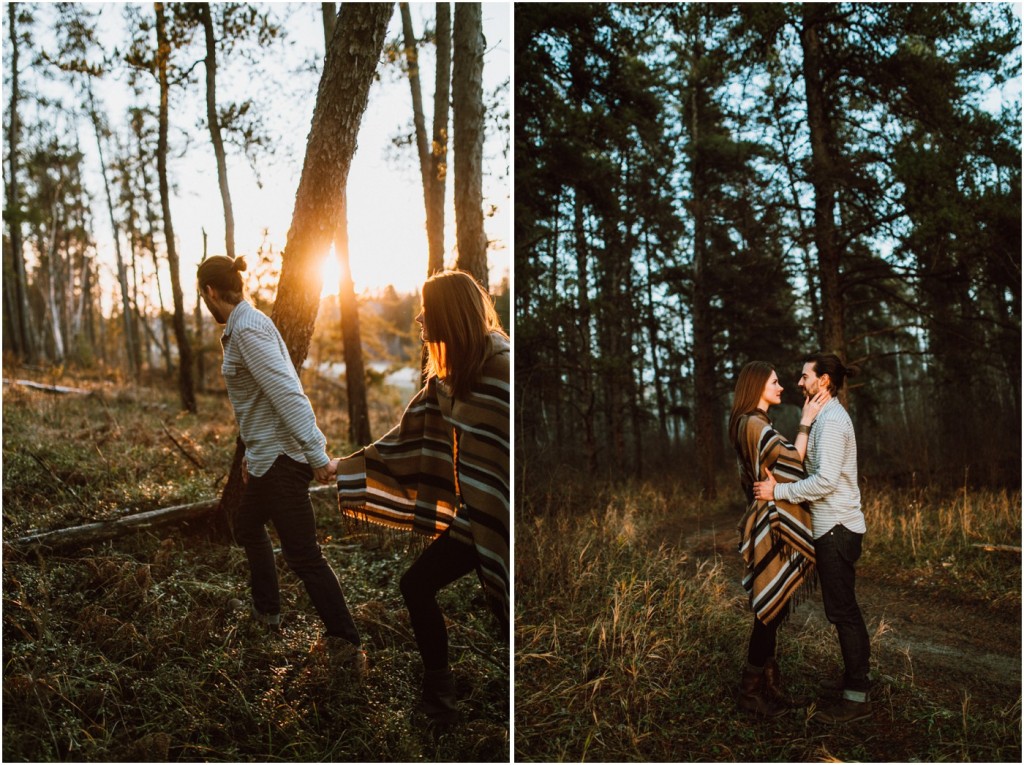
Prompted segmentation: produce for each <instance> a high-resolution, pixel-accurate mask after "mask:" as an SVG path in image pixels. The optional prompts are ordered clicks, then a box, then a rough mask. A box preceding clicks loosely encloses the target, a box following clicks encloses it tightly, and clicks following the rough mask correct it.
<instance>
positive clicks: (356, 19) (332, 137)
mask: <svg viewBox="0 0 1024 765" xmlns="http://www.w3.org/2000/svg"><path fill="white" fill-rule="evenodd" d="M392 9H393V5H392V4H391V3H354V4H351V5H344V6H342V9H341V13H340V14H339V16H338V21H337V23H336V26H335V30H334V36H333V37H332V38H331V47H330V50H329V51H328V53H327V59H326V61H325V63H324V73H323V76H322V77H321V79H320V87H319V90H318V92H317V104H316V109H315V111H314V113H313V121H312V126H311V128H310V133H309V139H308V141H307V144H306V158H305V162H304V163H303V168H302V175H301V177H300V179H299V188H298V191H297V192H296V195H295V208H294V211H293V213H292V224H291V228H290V229H289V231H288V238H287V243H286V246H285V254H284V256H283V259H282V266H281V281H280V284H279V286H278V292H277V299H276V301H275V303H274V310H273V319H274V322H275V323H276V324H277V326H278V328H279V329H280V331H281V335H282V337H283V338H284V341H285V343H286V344H287V346H288V350H289V353H290V354H291V359H292V363H293V364H295V367H296V369H298V368H301V366H302V362H303V361H305V358H306V354H307V353H308V352H309V340H310V337H311V336H312V334H313V326H314V324H315V323H316V314H317V311H318V310H319V307H320V288H321V286H322V284H321V277H320V265H321V262H322V260H323V257H324V255H325V254H326V253H327V250H328V248H329V247H330V244H331V240H332V239H333V237H334V234H335V232H336V231H337V228H338V219H339V217H340V214H341V197H342V195H343V194H344V190H345V183H346V181H347V179H348V170H349V166H350V165H351V162H352V156H353V154H354V153H355V149H356V136H357V133H358V130H359V122H360V120H361V119H362V116H363V111H364V110H365V109H366V102H367V98H368V96H369V91H370V83H371V82H372V81H373V73H374V71H375V70H376V67H377V60H378V59H379V58H380V53H381V51H382V49H383V46H384V36H385V33H386V31H387V23H388V20H389V19H390V17H391V13H392Z"/></svg>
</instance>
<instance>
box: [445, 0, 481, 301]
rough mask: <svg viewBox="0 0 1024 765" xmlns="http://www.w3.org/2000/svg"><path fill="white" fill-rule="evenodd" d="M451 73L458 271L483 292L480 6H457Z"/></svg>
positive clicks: (474, 4) (468, 4)
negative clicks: (465, 274) (471, 279)
mask: <svg viewBox="0 0 1024 765" xmlns="http://www.w3.org/2000/svg"><path fill="white" fill-rule="evenodd" d="M454 40H455V54H454V66H453V71H452V101H453V104H454V106H453V110H454V125H453V127H454V147H453V148H454V153H455V234H456V236H455V239H456V244H457V246H458V250H459V254H458V260H457V261H456V267H457V268H459V269H462V270H463V271H468V272H469V273H471V274H472V275H473V276H474V277H476V279H477V280H478V281H479V282H480V283H481V284H482V285H483V286H484V289H487V286H488V282H487V235H486V233H484V213H483V202H484V197H483V148H484V90H483V71H484V33H483V21H482V17H481V8H480V3H458V4H456V6H455V33H454Z"/></svg>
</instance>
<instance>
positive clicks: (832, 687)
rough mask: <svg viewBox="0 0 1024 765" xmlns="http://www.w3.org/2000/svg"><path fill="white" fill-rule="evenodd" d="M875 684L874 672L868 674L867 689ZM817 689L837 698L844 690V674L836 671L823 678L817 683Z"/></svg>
mask: <svg viewBox="0 0 1024 765" xmlns="http://www.w3.org/2000/svg"><path fill="white" fill-rule="evenodd" d="M874 684H875V673H874V670H872V671H871V672H869V673H868V688H869V689H870V687H871V686H872V685H874ZM818 687H819V688H821V690H822V692H824V693H827V694H831V695H835V696H839V695H841V694H842V692H843V691H844V690H846V673H845V672H843V671H842V670H841V669H840V670H837V671H836V673H835V674H834V675H832V676H830V677H826V678H823V679H822V680H821V681H820V682H819V683H818Z"/></svg>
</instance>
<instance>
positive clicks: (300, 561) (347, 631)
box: [235, 454, 360, 645]
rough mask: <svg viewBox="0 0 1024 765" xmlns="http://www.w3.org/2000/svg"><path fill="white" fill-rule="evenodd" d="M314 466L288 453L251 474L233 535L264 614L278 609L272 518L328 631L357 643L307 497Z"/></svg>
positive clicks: (286, 556)
mask: <svg viewBox="0 0 1024 765" xmlns="http://www.w3.org/2000/svg"><path fill="white" fill-rule="evenodd" d="M312 479H313V470H312V468H310V466H309V465H306V464H303V463H301V462H296V461H295V460H293V459H291V458H290V457H288V456H286V455H283V454H282V455H281V456H280V457H278V458H277V460H276V461H275V462H274V464H273V465H272V466H271V467H270V470H268V471H267V472H266V473H264V474H263V475H261V476H260V477H259V478H257V477H256V476H252V475H250V476H249V482H248V484H247V485H246V487H245V494H244V495H243V497H242V505H241V507H239V509H238V517H237V522H236V524H235V540H236V541H237V542H238V543H239V544H240V545H242V546H243V547H244V548H245V554H246V556H247V557H248V558H249V574H250V576H251V583H252V601H253V605H254V606H255V608H256V610H257V611H259V612H260V613H264V614H279V613H281V592H280V590H279V589H278V584H277V565H276V564H275V562H274V548H273V545H272V544H271V542H270V536H269V535H268V534H267V529H266V523H267V521H272V522H273V524H274V529H276V530H277V536H278V538H279V539H280V540H281V552H282V554H283V555H284V560H285V563H287V564H288V568H290V569H291V570H292V571H294V572H295V574H296V576H298V577H299V579H301V580H302V583H303V584H304V585H305V586H306V592H307V593H309V599H310V600H311V601H313V607H314V608H315V609H316V611H317V613H318V614H320V618H321V619H322V620H323V623H324V626H325V628H326V630H327V634H328V635H330V636H336V637H342V638H344V639H345V640H348V641H349V642H351V643H354V644H355V645H359V644H360V640H359V631H358V630H357V629H356V625H355V622H353V621H352V615H351V614H350V613H349V612H348V606H347V605H346V604H345V596H344V595H342V593H341V585H340V584H338V577H337V576H335V574H334V570H333V569H332V568H331V565H330V564H329V563H328V562H327V559H326V558H324V556H323V553H322V552H321V551H320V545H319V544H318V543H317V541H316V518H315V517H314V515H313V504H312V503H311V502H310V501H309V482H310V481H311V480H312Z"/></svg>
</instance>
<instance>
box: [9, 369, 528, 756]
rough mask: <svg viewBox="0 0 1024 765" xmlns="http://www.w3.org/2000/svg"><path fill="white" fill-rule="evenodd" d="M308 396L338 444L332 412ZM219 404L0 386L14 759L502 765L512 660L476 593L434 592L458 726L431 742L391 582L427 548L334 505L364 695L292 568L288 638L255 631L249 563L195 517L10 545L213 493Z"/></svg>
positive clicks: (287, 576) (286, 588)
mask: <svg viewBox="0 0 1024 765" xmlns="http://www.w3.org/2000/svg"><path fill="white" fill-rule="evenodd" d="M314 404H315V405H316V406H317V411H318V416H319V418H320V421H321V426H322V427H324V429H325V432H328V430H331V431H333V432H338V429H336V428H337V426H336V424H335V425H332V424H330V423H331V422H332V418H333V417H334V415H333V414H332V413H331V412H330V410H329V405H328V404H327V403H326V402H324V403H318V402H317V401H316V400H314ZM225 406H226V399H224V398H223V397H217V396H215V395H211V396H208V397H207V396H204V397H201V398H200V415H199V416H196V415H179V414H177V413H176V411H175V406H174V394H173V392H172V391H170V392H169V391H164V390H160V389H151V388H145V389H143V388H137V389H131V390H123V391H119V390H116V389H113V388H110V389H104V390H102V391H101V392H100V393H98V394H94V395H92V396H88V397H78V396H75V397H69V396H52V397H51V396H47V395H46V394H41V393H34V392H28V391H17V390H16V389H5V393H4V412H3V414H4V418H3V427H4V463H3V469H4V475H3V483H4V498H3V499H4V501H3V511H4V564H3V619H4V626H3V638H4V640H3V657H4V675H3V710H4V714H3V759H4V760H5V761H114V762H117V761H125V762H154V761H281V760H290V761H304V762H315V761H325V760H340V761H483V762H487V761H500V762H504V761H507V760H508V755H509V712H510V710H509V694H508V687H509V657H508V651H507V648H506V647H505V646H504V641H503V640H500V639H499V636H498V635H497V634H496V627H495V624H494V622H493V620H492V618H491V617H490V616H489V614H488V611H487V607H486V605H485V603H484V599H483V596H482V593H481V590H480V586H479V583H478V582H477V581H476V579H475V578H474V577H464V578H463V579H462V580H460V581H459V582H457V583H455V584H454V585H452V586H450V587H449V588H446V589H445V590H444V591H443V592H442V593H441V594H440V595H439V602H440V603H441V606H442V609H443V610H444V611H445V613H446V615H447V616H448V617H449V625H450V641H451V654H452V663H453V670H454V672H455V677H456V683H457V686H458V689H459V691H460V698H461V701H460V710H461V712H462V714H463V719H462V721H461V722H460V723H459V724H458V725H457V726H455V727H453V728H451V729H449V730H445V731H438V730H431V729H429V728H428V727H427V726H426V725H425V721H424V720H422V719H421V718H419V717H418V716H417V715H416V714H415V713H413V712H412V711H411V710H412V708H413V706H414V705H415V703H416V701H417V700H418V694H419V689H420V680H421V677H422V671H421V664H420V660H419V654H418V652H417V650H416V646H415V642H414V640H413V636H412V632H411V629H410V626H409V621H408V615H407V612H406V610H405V608H404V605H403V602H402V598H401V595H400V593H399V591H398V584H397V583H398V578H399V577H400V575H401V574H402V572H403V571H404V570H405V569H406V568H407V567H408V566H409V565H410V564H411V563H412V561H413V560H414V559H415V556H416V554H417V553H418V551H419V549H421V545H419V544H418V542H417V541H415V540H413V539H412V538H411V537H408V536H396V535H391V534H387V533H378V532H375V531H372V530H369V527H367V526H365V525H360V524H353V523H350V522H345V521H343V520H342V519H341V518H340V516H339V514H338V513H337V510H336V505H334V506H332V505H331V503H330V502H329V501H328V500H327V499H326V498H324V497H323V495H318V498H317V499H316V500H315V501H314V504H315V506H316V512H317V517H318V531H319V534H320V541H321V545H322V547H323V550H324V554H325V555H326V557H327V558H328V560H329V561H330V563H331V565H332V566H333V568H334V570H335V571H336V572H337V574H338V577H339V579H340V580H341V582H342V587H343V589H344V591H345V595H346V599H347V600H348V603H349V606H350V608H351V610H352V611H353V615H354V617H355V621H356V624H357V626H358V628H359V629H360V632H361V634H362V636H363V640H364V644H365V646H366V648H367V651H368V654H369V664H370V669H369V672H368V674H367V676H366V678H365V680H364V681H363V682H362V683H358V682H356V681H355V679H354V678H353V677H352V675H351V673H350V672H349V671H347V670H346V669H345V668H344V667H338V666H336V665H332V663H331V661H330V657H329V655H328V653H327V652H326V651H325V650H324V649H323V647H322V645H321V644H320V643H319V642H318V641H319V637H320V634H321V625H320V623H319V620H318V619H317V617H316V614H315V612H314V610H313V608H312V605H311V604H310V602H309V600H308V597H307V596H306V594H305V590H304V588H303V587H302V585H301V583H300V582H299V581H298V579H297V578H296V577H295V576H294V575H293V574H292V573H291V572H290V571H288V570H287V568H286V567H285V566H284V564H283V562H279V566H280V570H279V578H280V581H281V587H282V600H283V620H284V623H283V628H282V630H281V632H280V633H279V634H275V633H270V632H268V631H267V630H266V629H265V628H264V627H262V626H260V625H258V624H256V623H254V622H253V620H252V619H251V618H250V617H249V614H248V612H247V608H248V607H247V605H242V604H247V603H248V602H249V601H248V567H247V564H246V560H245V555H244V552H243V551H242V550H241V549H240V548H237V547H234V546H230V545H226V544H222V543H220V542H218V541H214V540H211V539H209V538H208V537H206V536H205V535H204V534H203V533H202V530H201V528H200V526H201V524H194V525H193V527H192V528H187V527H183V526H162V527H157V528H152V529H149V530H146V531H141V532H136V533H133V534H131V535H127V536H123V537H119V538H117V539H113V540H110V541H108V542H104V543H99V544H94V545H91V546H88V547H83V548H79V549H73V550H60V551H50V550H45V549H43V550H37V549H32V548H25V547H24V546H21V545H18V544H17V543H16V538H17V536H19V535H22V534H24V533H27V532H29V531H30V530H32V529H40V530H47V529H52V528H57V527H61V526H66V525H69V524H71V523H77V522H84V521H90V520H97V519H98V518H101V517H105V515H106V516H113V515H115V514H119V511H123V510H125V509H131V510H145V509H152V508H155V507H163V506H167V505H172V504H179V503H184V502H189V501H194V500H197V499H201V498H206V497H212V496H216V492H217V487H218V485H220V486H222V485H223V483H222V482H223V478H222V475H221V474H222V473H226V472H227V467H228V464H229V462H230V458H231V451H232V449H233V445H234V428H233V422H232V420H231V418H230V410H224V407H225ZM397 414H398V413H397V412H396V413H394V416H395V417H397ZM165 427H166V428H167V430H168V431H169V432H170V433H171V434H172V435H173V436H174V440H176V441H178V443H179V444H180V447H179V446H178V445H175V444H174V443H173V442H172V440H171V438H169V437H168V435H167V433H166V432H165V430H164V428H165ZM183 449H184V450H185V451H187V452H189V454H190V455H191V456H192V457H193V458H194V459H195V461H196V462H197V463H199V464H198V465H197V464H195V463H194V462H193V461H192V460H190V459H189V458H188V457H186V456H185V455H184V454H183V451H182V450H183ZM333 451H334V453H339V452H340V451H341V450H333ZM33 455H35V456H33ZM36 457H38V458H39V459H36ZM42 464H45V465H46V466H47V468H48V471H49V472H45V471H44V469H43V468H42ZM239 601H241V604H240V603H239Z"/></svg>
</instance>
